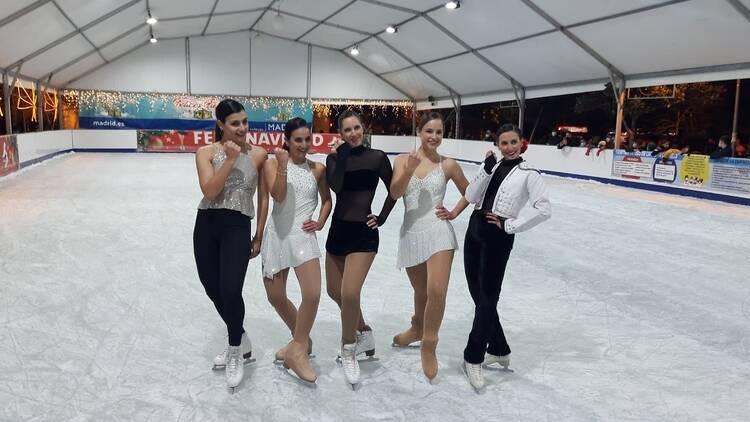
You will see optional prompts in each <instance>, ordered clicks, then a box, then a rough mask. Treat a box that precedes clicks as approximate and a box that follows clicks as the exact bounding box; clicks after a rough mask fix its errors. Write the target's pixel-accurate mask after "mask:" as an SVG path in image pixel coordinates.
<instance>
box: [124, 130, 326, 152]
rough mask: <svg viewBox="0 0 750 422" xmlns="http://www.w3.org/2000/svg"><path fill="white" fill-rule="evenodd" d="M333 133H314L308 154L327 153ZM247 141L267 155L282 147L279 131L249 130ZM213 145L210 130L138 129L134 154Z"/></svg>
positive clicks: (282, 138) (184, 149)
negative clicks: (136, 148)
mask: <svg viewBox="0 0 750 422" xmlns="http://www.w3.org/2000/svg"><path fill="white" fill-rule="evenodd" d="M339 138H340V136H339V134H337V133H314V134H313V135H312V146H311V147H310V150H309V152H308V153H309V154H328V153H329V152H331V145H333V141H334V140H336V139H339ZM247 141H248V142H249V143H251V144H253V145H257V146H259V147H261V148H263V149H265V150H266V151H268V152H269V153H273V150H274V149H275V148H281V147H282V146H283V145H284V133H282V132H258V131H251V132H248V134H247ZM213 142H214V133H213V131H198V130H139V131H138V151H143V152H195V151H197V150H198V148H200V147H202V146H204V145H209V144H211V143H213Z"/></svg>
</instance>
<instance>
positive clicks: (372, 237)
mask: <svg viewBox="0 0 750 422" xmlns="http://www.w3.org/2000/svg"><path fill="white" fill-rule="evenodd" d="M339 133H340V134H341V137H342V139H343V141H337V142H336V143H335V144H334V148H335V152H333V153H331V154H330V155H329V156H328V159H327V160H326V177H327V180H328V185H329V186H330V187H331V189H332V190H333V191H334V192H335V193H336V207H335V208H334V210H333V219H332V221H331V228H330V230H329V232H328V240H327V242H326V251H327V253H326V284H327V290H328V295H329V296H330V297H331V299H333V300H334V301H336V303H337V304H338V305H339V308H341V343H342V346H341V362H342V366H343V368H344V375H345V377H346V381H347V382H348V383H349V384H351V385H352V386H353V385H355V384H358V383H359V364H358V363H357V355H358V354H361V353H366V354H367V356H372V355H373V354H374V353H375V340H374V337H373V335H372V330H371V329H370V327H369V326H367V324H365V321H364V318H363V316H362V311H361V308H360V301H359V296H360V292H361V291H362V285H363V284H364V282H365V277H366V276H367V272H368V271H369V270H370V266H371V265H372V261H373V259H375V254H376V253H377V252H378V240H379V237H378V227H379V226H381V225H383V223H385V220H386V218H388V214H389V213H390V212H391V210H392V209H393V205H395V203H396V201H395V200H394V199H393V198H391V196H390V186H391V176H392V173H393V171H392V169H391V163H390V161H389V160H388V157H387V156H386V155H385V153H384V152H383V151H380V150H376V149H371V148H368V147H366V146H365V145H363V144H362V142H363V139H364V128H363V125H362V119H361V118H360V116H359V115H358V114H357V113H355V112H354V111H352V110H347V111H345V112H344V113H342V114H341V115H340V116H339ZM379 180H382V181H383V183H384V184H385V186H386V189H389V194H388V197H387V198H386V200H385V203H384V204H383V208H382V209H381V211H380V214H378V215H375V214H373V213H372V209H371V205H372V201H373V198H374V196H375V190H376V189H377V187H378V181H379Z"/></svg>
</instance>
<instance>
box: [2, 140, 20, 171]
mask: <svg viewBox="0 0 750 422" xmlns="http://www.w3.org/2000/svg"><path fill="white" fill-rule="evenodd" d="M16 170H18V144H17V143H16V135H8V136H0V177H2V176H5V175H6V174H10V173H13V172H14V171H16Z"/></svg>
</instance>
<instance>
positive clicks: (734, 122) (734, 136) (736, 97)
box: [732, 79, 740, 151]
mask: <svg viewBox="0 0 750 422" xmlns="http://www.w3.org/2000/svg"><path fill="white" fill-rule="evenodd" d="M739 111H740V80H739V79H737V88H735V91H734V118H733V119H732V145H733V146H732V150H733V151H734V145H737V136H738V134H737V116H738V114H739Z"/></svg>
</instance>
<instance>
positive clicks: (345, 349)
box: [341, 343, 359, 388]
mask: <svg viewBox="0 0 750 422" xmlns="http://www.w3.org/2000/svg"><path fill="white" fill-rule="evenodd" d="M356 350H357V344H356V343H351V344H342V345H341V367H342V368H343V369H344V377H345V378H346V382H347V383H348V384H349V385H350V386H351V387H352V388H354V386H355V385H357V384H359V362H357V355H356Z"/></svg>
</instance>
